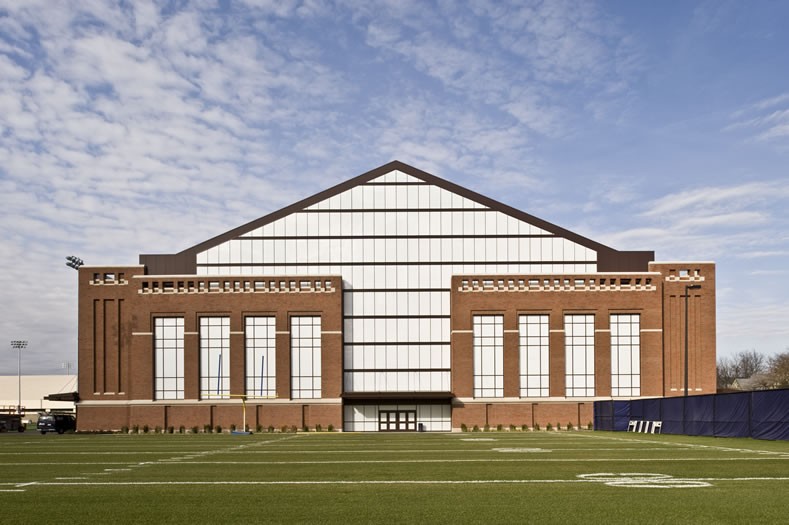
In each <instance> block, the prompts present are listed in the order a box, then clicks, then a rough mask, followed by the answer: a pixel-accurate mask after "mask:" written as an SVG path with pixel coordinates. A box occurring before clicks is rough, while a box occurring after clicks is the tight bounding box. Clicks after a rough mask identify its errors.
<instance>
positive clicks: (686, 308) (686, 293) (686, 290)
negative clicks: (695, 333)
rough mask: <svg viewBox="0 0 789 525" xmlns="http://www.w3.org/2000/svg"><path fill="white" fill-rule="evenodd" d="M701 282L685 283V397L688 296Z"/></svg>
mask: <svg viewBox="0 0 789 525" xmlns="http://www.w3.org/2000/svg"><path fill="white" fill-rule="evenodd" d="M699 288H701V285H700V284H686V285H685V397H687V395H688V297H690V290H698V289H699Z"/></svg>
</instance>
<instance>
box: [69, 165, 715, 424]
mask: <svg viewBox="0 0 789 525" xmlns="http://www.w3.org/2000/svg"><path fill="white" fill-rule="evenodd" d="M653 259H654V253H653V252H620V251H617V250H614V249H612V248H609V247H607V246H604V245H602V244H599V243H597V242H594V241H592V240H589V239H586V238H584V237H582V236H580V235H577V234H575V233H573V232H570V231H568V230H565V229H563V228H560V227H558V226H555V225H553V224H550V223H548V222H546V221H543V220H541V219H538V218H536V217H533V216H531V215H528V214H526V213H524V212H522V211H519V210H516V209H513V208H511V207H509V206H506V205H503V204H501V203H499V202H496V201H494V200H491V199H489V198H487V197H484V196H482V195H479V194H477V193H474V192H472V191H469V190H467V189H465V188H462V187H460V186H457V185H455V184H452V183H450V182H448V181H446V180H443V179H440V178H438V177H435V176H433V175H430V174H428V173H425V172H423V171H420V170H418V169H415V168H413V167H411V166H408V165H405V164H402V163H400V162H392V163H389V164H387V165H384V166H381V167H380V168H377V169H375V170H372V171H370V172H368V173H365V174H363V175H360V176H358V177H355V178H353V179H351V180H349V181H347V182H345V183H343V184H340V185H338V186H335V187H333V188H331V189H328V190H326V191H323V192H321V193H318V194H317V195H315V196H313V197H310V198H308V199H305V200H303V201H301V202H298V203H296V204H293V205H291V206H289V207H287V208H284V209H282V210H280V211H278V212H275V213H272V214H270V215H267V216H265V217H262V218H260V219H258V220H256V221H253V222H251V223H249V224H246V225H244V226H241V227H239V228H236V229H234V230H231V231H229V232H227V233H225V234H222V235H219V236H217V237H214V238H213V239H210V240H208V241H206V242H203V243H201V244H198V245H197V246H194V247H192V248H188V249H186V250H184V251H181V252H179V253H176V254H172V255H141V256H140V264H139V265H134V266H113V267H101V266H90V267H89V266H83V267H82V268H81V269H80V271H79V397H80V402H79V403H78V425H79V428H80V429H83V430H88V429H119V428H121V427H123V426H133V425H140V426H142V425H149V426H150V427H152V428H153V427H155V426H160V427H163V428H164V427H168V426H174V427H176V428H177V427H179V426H182V425H183V426H185V427H187V428H188V427H193V426H198V427H202V426H204V425H212V426H214V425H221V426H223V427H224V428H228V427H229V426H230V425H231V424H235V425H237V426H238V427H240V426H241V421H242V410H244V407H245V414H246V421H247V424H248V425H249V426H250V427H252V428H255V427H257V426H263V427H268V426H269V425H271V426H274V427H276V428H280V427H282V426H285V425H287V426H294V425H295V426H297V427H299V428H302V427H304V426H307V427H309V428H314V427H315V426H316V425H321V426H322V427H323V428H326V427H328V426H329V425H330V424H331V425H333V426H334V427H335V428H337V429H343V430H346V431H353V430H357V431H358V430H364V431H378V430H416V429H417V428H418V426H419V425H423V427H424V429H425V430H428V431H449V430H451V429H457V428H459V427H460V426H461V425H462V424H465V425H467V426H469V427H471V426H473V425H479V426H480V427H482V426H483V425H485V424H489V425H491V426H495V425H498V424H502V425H505V426H507V425H510V424H514V425H518V426H520V425H523V424H526V425H529V426H533V425H534V424H535V423H537V424H540V425H543V426H544V425H546V424H547V423H554V424H556V423H562V424H566V423H567V422H572V423H573V424H575V425H586V424H587V422H589V421H591V420H592V402H593V401H594V400H597V399H611V398H614V399H616V398H623V399H631V398H638V397H659V396H672V395H683V394H684V393H685V391H686V388H687V390H688V392H689V393H690V394H701V393H705V394H706V393H711V392H714V391H715V266H714V264H713V263H709V262H676V263H675V262H667V263H657V262H654V260H653ZM685 305H687V310H686V308H685ZM686 316H687V317H688V319H689V322H688V323H687V327H686V324H685V318H686ZM686 328H687V332H686ZM686 334H687V343H688V344H687V346H688V348H689V354H688V355H687V363H688V365H687V368H686V366H685V358H686V355H685V344H686ZM686 374H687V377H688V384H687V385H686V384H685V379H684V378H685V375H686Z"/></svg>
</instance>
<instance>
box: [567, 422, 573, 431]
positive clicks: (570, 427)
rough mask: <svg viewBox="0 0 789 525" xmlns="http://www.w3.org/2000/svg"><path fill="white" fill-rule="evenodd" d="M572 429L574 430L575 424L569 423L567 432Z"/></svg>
mask: <svg viewBox="0 0 789 525" xmlns="http://www.w3.org/2000/svg"><path fill="white" fill-rule="evenodd" d="M572 429H573V424H572V423H569V422H568V423H567V430H572Z"/></svg>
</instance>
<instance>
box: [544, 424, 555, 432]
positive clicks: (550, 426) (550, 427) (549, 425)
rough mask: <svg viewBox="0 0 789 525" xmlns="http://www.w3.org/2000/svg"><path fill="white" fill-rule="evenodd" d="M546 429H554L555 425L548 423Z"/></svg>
mask: <svg viewBox="0 0 789 525" xmlns="http://www.w3.org/2000/svg"><path fill="white" fill-rule="evenodd" d="M545 430H553V425H551V424H550V423H548V424H547V425H546V426H545Z"/></svg>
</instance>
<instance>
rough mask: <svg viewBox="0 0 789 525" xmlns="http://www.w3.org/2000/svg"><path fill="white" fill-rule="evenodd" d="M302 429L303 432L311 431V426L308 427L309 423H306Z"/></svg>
mask: <svg viewBox="0 0 789 525" xmlns="http://www.w3.org/2000/svg"><path fill="white" fill-rule="evenodd" d="M301 431H302V432H309V431H310V427H308V426H307V425H304V426H303V427H301Z"/></svg>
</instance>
